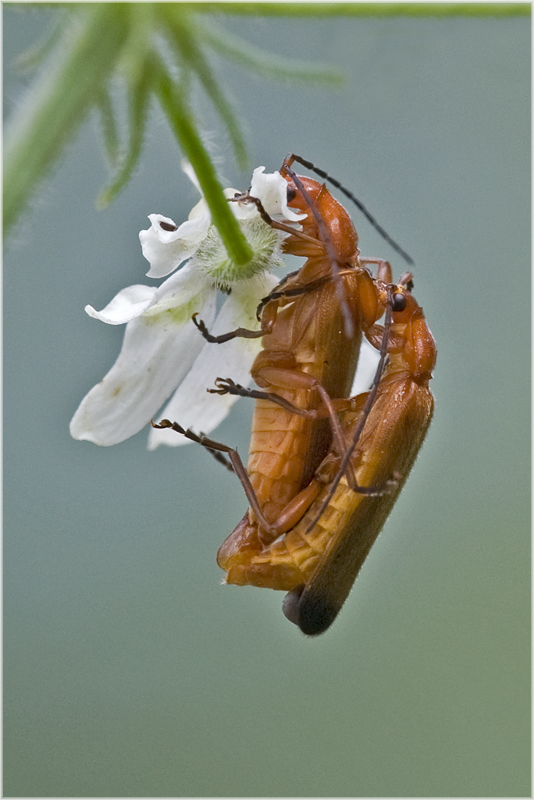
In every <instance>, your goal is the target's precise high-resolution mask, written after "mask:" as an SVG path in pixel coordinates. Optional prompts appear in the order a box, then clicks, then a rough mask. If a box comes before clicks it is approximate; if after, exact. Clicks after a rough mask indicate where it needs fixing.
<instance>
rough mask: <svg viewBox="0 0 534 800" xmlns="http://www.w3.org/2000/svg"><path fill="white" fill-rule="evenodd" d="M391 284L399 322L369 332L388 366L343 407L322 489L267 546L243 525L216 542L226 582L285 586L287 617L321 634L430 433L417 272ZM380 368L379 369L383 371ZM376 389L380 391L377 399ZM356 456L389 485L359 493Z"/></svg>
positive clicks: (429, 362)
mask: <svg viewBox="0 0 534 800" xmlns="http://www.w3.org/2000/svg"><path fill="white" fill-rule="evenodd" d="M403 278H404V280H403V283H402V284H400V285H398V286H396V287H390V290H389V292H390V298H391V300H390V304H391V309H392V311H391V312H389V313H390V315H391V314H392V318H393V322H392V324H391V329H390V330H387V328H389V324H388V325H387V326H386V330H385V331H384V329H383V328H380V326H374V328H373V330H372V331H369V333H368V338H369V339H370V341H371V342H372V343H373V344H375V345H376V344H378V342H379V340H380V339H381V340H382V361H384V358H385V355H386V353H387V355H388V359H389V362H388V365H387V367H386V368H385V371H384V372H383V374H382V377H381V379H380V381H379V382H378V383H376V384H375V386H374V387H373V389H372V390H371V391H370V392H367V393H364V394H361V395H359V396H358V397H356V398H354V399H353V400H352V408H351V409H350V410H349V411H345V412H342V413H341V420H342V426H343V432H344V436H345V439H346V443H347V447H346V448H345V453H343V452H340V451H339V450H338V449H337V445H336V442H335V441H334V443H333V447H332V450H331V452H330V453H329V454H328V455H327V457H326V458H325V459H324V460H323V462H322V463H321V464H320V466H319V468H318V470H317V471H316V473H315V476H314V478H313V480H312V482H311V484H310V485H312V484H316V485H318V486H319V492H318V494H317V496H316V498H315V500H314V502H313V503H312V504H311V506H310V507H309V509H308V510H307V511H306V512H305V513H304V514H303V516H302V518H301V520H300V521H299V522H298V523H297V524H296V525H295V526H294V527H293V528H292V529H291V530H289V531H287V532H286V533H285V534H284V535H283V536H281V537H280V538H279V539H278V540H277V541H275V542H273V543H271V544H270V545H268V546H266V547H265V546H262V545H261V543H258V542H257V540H256V541H254V540H253V539H252V537H250V536H249V535H248V536H247V534H246V531H245V530H244V529H243V526H242V527H241V529H240V528H239V526H238V528H237V529H236V530H235V531H234V532H233V533H232V534H231V535H230V536H229V537H228V538H227V539H226V541H225V542H224V543H223V544H222V546H221V548H220V549H219V552H218V555H217V561H218V564H219V566H220V567H222V569H224V570H225V572H226V582H227V583H231V584H237V585H253V586H259V587H264V588H272V589H280V590H286V591H289V594H288V595H287V596H286V598H285V599H284V603H283V611H284V614H285V615H286V617H287V618H288V619H289V620H290V621H291V622H293V623H295V624H296V625H297V626H298V627H299V628H300V630H301V631H302V632H303V633H305V634H307V635H309V636H315V635H317V634H320V633H322V632H324V631H325V630H326V629H327V628H328V627H329V626H330V625H331V623H332V622H333V620H334V619H335V618H336V616H337V614H338V612H339V610H340V609H341V607H342V605H343V603H344V601H345V599H346V598H347V596H348V594H349V592H350V589H351V587H352V585H353V583H354V581H355V580H356V577H357V575H358V572H359V570H360V568H361V566H362V564H363V562H364V560H365V558H366V556H367V554H368V553H369V551H370V549H371V547H372V545H373V543H374V541H375V539H376V537H377V536H378V534H379V533H380V531H381V529H382V527H383V525H384V523H385V521H386V519H387V517H388V516H389V514H390V512H391V509H392V507H393V505H394V503H395V501H396V499H397V497H398V495H399V493H400V491H401V489H402V486H403V485H404V482H405V481H406V478H407V477H408V474H409V472H410V470H411V468H412V466H413V464H414V462H415V459H416V457H417V454H418V452H419V450H420V448H421V445H422V443H423V440H424V438H425V435H426V432H427V430H428V427H429V424H430V421H431V418H432V413H433V407H434V400H433V396H432V393H431V391H430V389H429V381H430V379H431V377H432V370H433V368H434V365H435V361H436V347H435V343H434V340H433V338H432V334H431V332H430V330H429V328H428V326H427V324H426V321H425V318H424V316H423V311H422V308H421V307H420V306H419V305H418V303H417V302H416V300H415V299H414V297H413V295H412V294H411V286H412V284H411V276H410V275H408V276H403ZM379 372H380V369H379ZM373 395H374V396H373ZM349 461H350V463H351V465H352V469H353V471H354V473H355V475H356V478H357V481H358V485H359V486H364V487H365V486H367V487H370V486H375V485H380V484H383V483H384V482H386V481H387V480H388V478H391V477H392V476H395V478H396V480H395V482H394V483H393V484H392V487H391V490H390V491H386V492H382V493H371V494H364V493H362V492H355V491H353V490H352V489H351V488H350V486H349V483H348V480H347V476H346V474H345V469H346V466H347V464H348V463H349Z"/></svg>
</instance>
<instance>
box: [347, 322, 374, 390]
mask: <svg viewBox="0 0 534 800" xmlns="http://www.w3.org/2000/svg"><path fill="white" fill-rule="evenodd" d="M379 361H380V353H379V352H378V350H375V348H374V347H373V345H372V344H369V342H368V341H367V339H366V338H365V336H364V337H362V345H361V347H360V357H359V359H358V369H357V370H356V375H355V376H354V383H353V384H352V389H351V390H350V396H351V397H356V395H357V394H361V393H362V392H368V391H369V389H370V388H371V384H372V382H373V378H374V376H375V373H376V368H377V366H378V362H379Z"/></svg>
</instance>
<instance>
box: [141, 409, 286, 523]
mask: <svg viewBox="0 0 534 800" xmlns="http://www.w3.org/2000/svg"><path fill="white" fill-rule="evenodd" d="M151 424H152V427H153V428H157V429H161V428H171V429H172V430H173V431H176V433H180V434H181V435H182V436H185V437H186V439H190V440H191V441H192V442H196V443H197V444H201V445H202V446H203V447H205V448H206V449H207V450H215V451H217V452H222V453H228V457H229V459H230V462H231V464H232V467H233V471H234V472H235V474H236V475H237V477H238V478H239V480H240V481H241V484H242V486H243V489H244V490H245V494H246V496H247V499H248V501H249V503H250V507H251V508H252V510H253V511H254V514H255V516H256V518H257V520H258V522H259V523H260V525H261V527H262V528H265V530H266V531H267V533H268V534H269V535H270V536H272V537H273V538H276V537H277V536H278V535H279V532H278V530H277V529H276V528H274V527H272V526H271V524H270V523H269V522H267V520H266V519H265V517H264V516H263V513H262V510H261V508H260V506H259V503H258V499H257V497H256V493H255V491H254V489H253V487H252V484H251V483H250V478H249V477H248V473H247V470H246V468H245V465H244V464H243V462H242V461H241V457H240V455H239V453H238V452H237V450H234V449H233V448H232V447H228V445H226V444H221V442H216V441H214V440H213V439H208V437H207V436H203V435H199V434H197V433H194V431H192V430H189V429H188V430H186V429H185V428H182V426H181V425H179V424H178V422H171V421H170V420H168V419H162V420H161V422H159V423H155V422H153V421H152V422H151Z"/></svg>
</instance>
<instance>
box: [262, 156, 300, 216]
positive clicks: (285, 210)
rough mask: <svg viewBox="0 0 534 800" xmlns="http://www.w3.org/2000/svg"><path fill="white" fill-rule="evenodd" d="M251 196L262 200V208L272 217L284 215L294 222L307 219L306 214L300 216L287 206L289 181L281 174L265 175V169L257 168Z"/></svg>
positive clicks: (269, 173) (270, 173) (271, 173)
mask: <svg viewBox="0 0 534 800" xmlns="http://www.w3.org/2000/svg"><path fill="white" fill-rule="evenodd" d="M249 194H251V195H252V196H253V197H258V198H259V199H260V200H261V203H262V206H263V207H264V209H265V210H266V212H267V213H268V214H269V216H271V217H274V216H276V215H277V214H282V215H283V216H284V217H285V219H289V220H291V221H292V222H298V221H299V220H301V219H304V218H305V217H306V214H298V213H297V212H296V211H294V210H293V209H292V208H289V206H288V205H287V181H286V180H285V178H282V176H281V175H280V173H279V172H268V173H265V167H256V169H255V170H254V172H253V173H252V183H251V185H250V191H249Z"/></svg>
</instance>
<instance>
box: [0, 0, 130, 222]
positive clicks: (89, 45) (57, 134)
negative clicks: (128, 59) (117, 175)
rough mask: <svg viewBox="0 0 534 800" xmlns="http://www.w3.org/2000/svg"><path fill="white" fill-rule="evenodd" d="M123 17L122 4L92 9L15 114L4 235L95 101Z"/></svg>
mask: <svg viewBox="0 0 534 800" xmlns="http://www.w3.org/2000/svg"><path fill="white" fill-rule="evenodd" d="M124 13H125V12H124V7H122V8H121V4H119V3H109V4H108V3H95V5H89V6H88V8H87V17H86V18H85V21H84V25H83V27H82V29H81V31H80V30H77V29H76V28H75V29H74V30H72V29H71V30H69V32H68V33H69V34H70V35H69V37H68V38H66V40H65V41H66V42H67V45H66V47H67V46H68V49H67V52H66V53H65V54H64V55H63V57H62V58H61V60H60V61H59V63H56V64H55V65H54V67H52V68H49V69H47V70H46V71H45V72H43V74H42V76H41V79H40V80H39V81H37V83H36V84H35V86H34V87H33V90H32V91H31V93H30V94H29V95H28V97H27V98H26V101H25V102H24V103H23V105H21V107H20V109H19V111H18V112H17V113H16V114H15V116H14V118H13V120H12V122H11V124H10V126H9V129H8V132H7V136H6V151H5V160H4V226H5V230H7V229H8V228H10V227H11V226H12V225H13V223H14V222H15V221H16V219H17V217H18V215H19V214H20V213H21V212H22V211H23V209H24V207H25V206H26V204H27V202H28V200H29V198H30V196H31V194H32V192H33V191H34V189H35V188H36V186H37V184H38V182H39V181H40V180H41V179H42V178H43V177H44V176H45V174H46V172H47V171H48V170H49V169H50V168H51V167H52V165H53V163H54V161H55V159H56V158H57V157H58V156H59V154H60V153H61V151H62V149H63V148H64V146H65V145H66V144H67V142H68V140H69V139H71V138H72V137H73V136H74V133H75V132H76V130H77V128H78V126H79V125H80V124H81V122H82V121H83V119H84V117H85V116H86V114H87V112H88V111H89V110H90V108H91V106H92V105H93V104H94V103H95V102H96V100H97V97H98V94H99V92H100V91H101V88H102V86H103V85H104V82H105V79H106V77H107V76H108V75H109V73H110V72H111V70H112V68H113V65H114V63H115V61H116V60H117V57H118V55H119V53H120V50H121V46H122V44H123V41H124V38H125V35H126V31H127V26H126V25H125V24H124V19H123V16H124ZM75 22H78V21H77V20H76V21H75Z"/></svg>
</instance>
